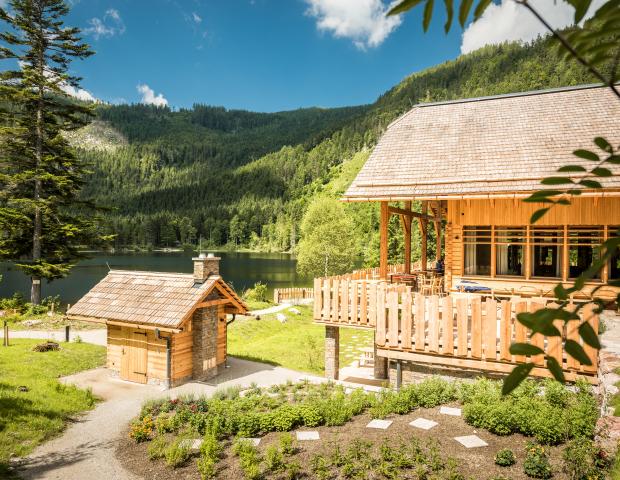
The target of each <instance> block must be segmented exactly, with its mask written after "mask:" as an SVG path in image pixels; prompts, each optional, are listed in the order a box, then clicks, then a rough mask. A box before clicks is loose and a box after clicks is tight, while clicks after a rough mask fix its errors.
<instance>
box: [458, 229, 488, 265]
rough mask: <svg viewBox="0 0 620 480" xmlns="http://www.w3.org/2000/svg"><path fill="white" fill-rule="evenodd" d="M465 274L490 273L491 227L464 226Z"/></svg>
mask: <svg viewBox="0 0 620 480" xmlns="http://www.w3.org/2000/svg"><path fill="white" fill-rule="evenodd" d="M463 243H464V246H465V257H464V260H465V275H491V227H465V228H464V230H463Z"/></svg>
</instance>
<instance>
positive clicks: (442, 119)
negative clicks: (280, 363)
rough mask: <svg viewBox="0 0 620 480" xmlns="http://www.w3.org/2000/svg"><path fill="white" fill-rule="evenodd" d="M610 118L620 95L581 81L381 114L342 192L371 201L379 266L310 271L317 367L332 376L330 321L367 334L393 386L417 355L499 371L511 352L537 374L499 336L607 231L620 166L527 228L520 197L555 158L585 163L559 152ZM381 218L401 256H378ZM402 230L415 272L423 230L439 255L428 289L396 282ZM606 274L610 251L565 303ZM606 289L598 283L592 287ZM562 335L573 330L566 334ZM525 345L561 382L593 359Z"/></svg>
mask: <svg viewBox="0 0 620 480" xmlns="http://www.w3.org/2000/svg"><path fill="white" fill-rule="evenodd" d="M619 118H620V102H618V100H617V98H616V97H615V96H614V95H613V94H612V93H611V92H610V91H609V90H608V89H607V88H605V87H600V86H583V87H576V88H563V89H554V90H543V91H535V92H526V93H517V94H509V95H499V96H493V97H484V98H475V99H465V100H458V101H451V102H440V103H429V104H420V105H417V106H415V107H414V108H412V109H411V110H410V111H409V112H407V113H405V114H404V115H403V116H401V117H400V118H398V119H397V120H396V121H394V122H393V123H392V124H391V125H390V126H389V127H388V128H387V131H386V132H385V134H384V135H383V137H382V138H381V139H380V141H379V143H378V144H377V146H376V147H375V149H374V151H373V153H372V155H371V156H370V158H369V159H368V161H367V162H366V164H365V165H364V167H363V168H362V169H361V171H360V173H359V174H358V175H357V177H356V179H355V180H354V181H353V183H352V184H351V186H350V188H349V189H348V190H347V191H346V193H345V195H344V200H345V201H348V202H379V203H380V205H381V222H380V229H381V232H380V234H381V235H380V238H381V242H380V266H379V268H377V269H368V270H362V271H356V272H353V273H352V274H350V275H344V276H341V277H332V278H322V279H316V280H315V294H314V296H315V305H314V318H315V321H316V322H318V323H323V324H325V325H326V347H327V348H326V371H327V375H328V376H331V377H337V374H338V343H339V340H338V338H339V333H338V327H340V326H354V327H359V328H371V329H373V330H374V331H375V347H376V355H375V357H376V361H375V375H376V376H377V377H379V378H385V375H387V369H388V364H389V366H390V373H391V374H394V375H395V376H397V377H398V380H399V381H400V378H401V375H402V372H403V371H405V372H407V371H411V370H413V367H414V365H417V364H427V365H433V366H435V367H450V368H454V367H457V368H465V369H474V370H482V371H493V372H500V373H505V372H509V371H510V370H512V368H513V367H514V365H515V364H516V363H518V362H523V361H534V362H535V363H536V365H537V367H536V368H535V369H534V370H533V373H534V374H535V375H548V372H547V370H546V369H544V368H542V367H544V358H543V357H542V356H540V357H537V358H533V359H526V358H525V357H515V356H512V355H510V353H509V351H508V349H509V346H510V344H511V343H512V342H514V341H524V340H525V339H530V332H528V331H526V329H525V328H524V327H523V326H522V325H521V324H519V323H518V322H516V321H515V317H516V314H517V313H518V312H520V311H526V310H536V309H538V308H541V307H542V306H544V305H546V304H548V303H549V302H552V301H553V288H554V286H555V285H556V284H557V283H559V282H562V283H564V284H566V285H569V284H570V283H571V281H572V279H574V278H576V277H577V276H578V275H580V274H581V273H582V272H583V271H585V270H586V269H587V268H588V267H589V266H590V265H591V264H592V261H593V259H594V258H595V257H596V255H597V248H598V246H599V245H600V244H601V243H602V242H603V241H604V240H605V239H607V238H609V236H611V235H615V234H616V233H615V232H616V231H617V230H618V228H619V227H620V169H618V168H616V170H615V171H614V172H613V175H612V176H611V177H608V178H605V179H603V180H602V184H603V186H604V188H603V189H602V190H586V191H583V193H582V194H581V195H580V196H579V197H576V198H574V199H573V200H572V202H571V205H568V206H555V207H553V208H552V209H551V210H550V211H549V212H548V213H547V215H545V216H544V217H543V218H542V219H541V220H539V221H538V222H536V223H535V224H534V225H530V217H531V215H532V213H533V212H534V211H535V210H537V209H538V208H541V207H542V206H543V205H541V204H532V203H525V202H522V199H523V198H525V197H527V196H529V195H530V194H531V193H532V192H534V191H536V190H540V189H541V188H542V187H541V184H540V181H541V179H542V178H544V177H547V176H551V175H554V174H555V172H556V170H557V168H559V167H561V166H564V165H575V164H583V165H584V166H586V167H590V166H591V165H592V162H588V161H586V160H580V159H578V158H577V157H575V156H574V155H573V153H572V152H573V151H574V150H576V149H588V150H593V151H596V150H598V148H597V147H596V146H595V145H594V143H593V139H594V138H595V137H597V136H604V137H606V138H607V140H608V141H609V142H610V143H611V144H613V145H619V144H620V123H619V122H618V119H619ZM599 153H600V151H599ZM414 202H416V203H417V202H419V203H418V204H419V205H421V208H419V209H418V208H416V210H417V211H414V209H413V208H412V205H413V204H414ZM392 215H397V216H399V217H400V218H401V223H402V226H403V231H404V238H405V247H404V248H405V251H404V259H405V263H404V265H389V263H388V247H387V245H388V222H389V219H390V216H392ZM416 224H417V227H416ZM412 228H419V229H420V232H421V261H420V263H419V264H418V266H419V269H420V270H422V271H426V270H428V269H429V268H430V267H431V266H432V265H430V264H429V262H428V258H427V237H428V235H429V230H430V229H431V228H433V230H434V232H435V235H436V238H438V239H439V240H438V241H437V248H436V252H435V259H434V260H439V259H444V260H445V261H444V271H443V277H442V279H441V283H442V285H441V287H442V288H441V289H440V290H438V291H435V290H433V291H432V294H431V295H423V294H422V292H416V291H415V288H412V287H411V286H409V285H406V284H404V283H402V282H400V280H399V279H401V278H407V274H410V273H412V269H413V268H414V265H412V263H411V231H412ZM433 265H434V262H433ZM618 278H620V258H619V256H618V255H616V256H615V257H614V258H613V259H612V261H611V262H609V263H608V264H607V265H605V267H604V268H603V270H602V271H601V273H600V275H599V276H598V278H596V279H595V280H594V281H592V282H590V283H588V284H586V286H585V287H584V289H583V291H581V292H579V294H577V295H575V296H574V301H575V302H577V301H585V302H587V301H588V299H590V298H591V292H592V289H593V288H595V287H596V286H599V285H601V283H602V282H605V281H607V280H608V279H618ZM464 292H471V293H464ZM617 293H618V292H617V289H612V288H608V287H605V288H604V289H601V290H599V291H598V292H597V296H599V297H607V298H609V299H613V298H614V297H615V295H616V294H617ZM584 312H586V313H587V315H586V316H585V317H584V321H589V322H591V323H592V324H593V325H594V326H595V327H596V324H597V322H598V317H597V315H594V314H593V312H592V309H591V308H589V307H588V308H586V309H584ZM584 315H585V314H584ZM573 323H575V322H573ZM563 333H564V338H575V339H578V338H579V337H578V335H577V333H576V331H572V330H571V331H566V328H564V332H563ZM530 341H531V342H532V343H535V344H537V345H539V346H541V347H544V348H545V350H546V351H547V353H549V354H551V355H553V356H555V357H556V359H557V360H559V362H560V364H561V365H562V366H563V368H564V370H565V374H566V375H567V377H568V378H570V379H574V378H576V376H578V375H584V376H586V377H587V378H590V379H591V381H593V382H595V381H596V374H597V370H596V369H597V367H596V362H595V365H594V366H585V365H580V364H578V363H577V362H575V361H574V360H573V359H572V358H570V357H567V356H566V355H565V354H564V353H563V343H562V342H561V341H560V342H558V341H557V339H553V338H549V339H547V338H544V337H541V336H540V335H535V336H533V337H532V338H531V339H530ZM590 353H592V354H593V355H594V356H596V355H595V354H594V352H592V351H591V352H590ZM390 362H391V363H390ZM538 367H541V368H538ZM392 370H394V371H392ZM395 372H398V375H396V373H395Z"/></svg>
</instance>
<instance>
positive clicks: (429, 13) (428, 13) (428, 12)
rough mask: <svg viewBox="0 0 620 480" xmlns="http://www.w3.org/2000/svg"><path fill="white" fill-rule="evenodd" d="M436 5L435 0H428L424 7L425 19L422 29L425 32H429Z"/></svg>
mask: <svg viewBox="0 0 620 480" xmlns="http://www.w3.org/2000/svg"><path fill="white" fill-rule="evenodd" d="M434 5H435V0H426V5H424V19H423V20H422V28H423V29H424V31H425V32H426V31H428V26H429V25H430V24H431V19H432V18H433V7H434Z"/></svg>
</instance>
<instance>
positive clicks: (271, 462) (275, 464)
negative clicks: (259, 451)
mask: <svg viewBox="0 0 620 480" xmlns="http://www.w3.org/2000/svg"><path fill="white" fill-rule="evenodd" d="M265 466H266V467H267V469H268V470H269V471H270V472H274V473H275V472H280V471H282V469H283V468H284V458H283V456H282V453H281V452H280V450H278V447H276V446H274V445H272V446H270V447H267V450H266V451H265Z"/></svg>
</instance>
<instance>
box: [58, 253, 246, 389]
mask: <svg viewBox="0 0 620 480" xmlns="http://www.w3.org/2000/svg"><path fill="white" fill-rule="evenodd" d="M219 261H220V259H219V258H217V257H214V256H213V255H209V256H206V255H204V254H201V255H200V256H199V257H198V258H194V259H193V262H194V273H193V274H181V273H160V272H138V271H125V270H111V271H110V272H109V273H108V275H106V277H105V278H104V279H103V280H101V281H100V282H99V283H98V284H97V285H95V286H94V287H93V288H92V290H90V291H89V292H88V293H87V294H86V295H84V297H82V298H81V299H80V300H79V301H78V302H77V303H76V304H75V305H73V306H72V307H71V308H70V309H69V310H68V312H67V316H68V318H69V319H71V320H82V321H87V322H95V323H101V324H104V325H106V327H107V331H108V355H107V367H108V368H109V369H110V370H112V372H114V373H116V374H118V375H119V376H120V378H122V379H123V380H129V381H132V382H138V383H156V384H163V385H166V386H174V385H178V384H180V383H183V382H184V381H187V380H189V379H196V380H207V379H209V378H212V377H214V376H215V375H217V373H218V370H219V368H221V367H222V366H223V365H224V364H225V362H226V329H227V314H233V315H235V314H245V313H247V307H246V305H245V303H244V302H243V301H242V300H241V299H240V298H239V297H238V296H237V294H236V293H235V292H234V290H233V289H232V288H231V287H230V286H229V285H228V284H227V283H226V282H225V281H224V280H223V279H222V277H221V276H220V275H219Z"/></svg>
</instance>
